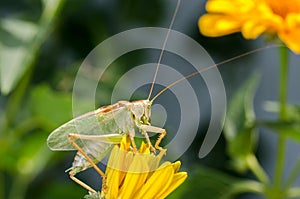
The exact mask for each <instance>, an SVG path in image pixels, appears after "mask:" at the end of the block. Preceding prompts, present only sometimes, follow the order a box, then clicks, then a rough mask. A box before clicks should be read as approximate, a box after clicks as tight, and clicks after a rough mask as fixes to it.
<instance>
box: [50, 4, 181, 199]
mask: <svg viewBox="0 0 300 199" xmlns="http://www.w3.org/2000/svg"><path fill="white" fill-rule="evenodd" d="M180 1H181V0H178V2H177V6H176V9H175V12H174V14H173V17H172V20H171V23H170V26H169V29H168V30H169V31H168V32H167V35H166V37H165V40H164V43H163V47H162V50H161V53H160V56H159V60H158V63H157V67H156V72H155V75H154V79H153V82H152V85H151V89H150V92H149V96H148V99H146V100H137V101H134V102H128V101H119V102H117V103H115V104H112V105H108V106H104V107H101V108H99V109H97V110H95V111H91V112H88V113H86V114H84V115H81V116H79V117H76V118H74V119H72V120H70V121H69V122H67V123H65V124H63V125H62V126H60V127H58V128H57V129H55V130H54V131H53V132H52V133H51V134H50V135H49V137H48V139H47V144H48V147H49V148H50V149H51V150H54V151H68V150H74V149H75V150H77V153H76V156H75V158H74V161H73V164H72V167H71V168H70V171H69V175H70V178H71V179H72V180H73V181H75V182H76V183H78V184H79V185H81V186H83V187H84V188H86V189H87V190H88V191H90V192H91V193H94V194H96V193H97V192H96V191H95V190H94V189H92V188H91V187H90V186H88V185H87V184H85V183H84V182H82V181H80V180H79V179H78V178H76V177H75V175H76V174H77V173H79V172H81V171H84V170H86V169H87V168H90V167H93V168H94V169H95V170H96V171H97V172H98V173H99V174H100V175H101V177H102V179H103V180H105V174H104V172H103V171H102V170H100V169H99V167H98V166H97V165H96V164H97V163H99V162H100V161H101V160H102V159H103V158H104V157H105V156H106V155H107V154H108V153H109V151H110V150H111V149H112V147H113V146H114V144H119V143H120V141H121V139H122V137H123V135H124V134H127V135H129V136H130V139H131V144H132V147H133V150H134V151H136V150H137V149H136V144H135V142H134V137H135V129H138V130H139V131H140V132H141V133H142V134H143V135H144V137H145V139H146V141H147V143H148V144H149V146H150V148H151V150H152V151H156V150H162V148H161V147H160V146H159V144H160V142H161V141H162V139H163V138H164V137H165V135H166V130H165V129H163V128H160V127H156V126H151V124H150V116H151V105H152V104H153V101H154V100H155V99H156V98H157V97H158V95H157V96H155V97H154V98H153V99H152V100H150V97H151V93H152V90H153V87H154V82H155V79H156V75H157V72H158V68H159V65H160V61H161V59H162V55H163V52H164V49H165V46H166V42H167V40H168V36H169V34H170V31H171V27H172V25H173V23H174V19H175V16H176V13H177V11H178V9H179V5H180ZM147 132H152V133H158V134H160V136H159V137H158V139H157V141H156V143H155V145H154V146H153V145H152V144H151V142H150V139H149V136H148V134H147ZM102 184H105V183H102Z"/></svg>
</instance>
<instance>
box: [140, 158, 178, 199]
mask: <svg viewBox="0 0 300 199" xmlns="http://www.w3.org/2000/svg"><path fill="white" fill-rule="evenodd" d="M173 176H174V169H173V166H172V165H171V163H170V162H165V163H164V164H162V165H161V166H160V167H159V168H158V169H157V170H156V171H155V172H154V173H153V174H152V175H151V177H150V178H149V179H148V180H147V182H146V184H145V185H144V186H143V187H142V189H141V190H140V192H139V193H138V196H137V197H136V198H157V195H158V194H160V193H162V191H164V190H165V189H166V188H168V186H169V185H170V183H171V182H172V179H173Z"/></svg>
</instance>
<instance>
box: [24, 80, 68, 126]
mask: <svg viewBox="0 0 300 199" xmlns="http://www.w3.org/2000/svg"><path fill="white" fill-rule="evenodd" d="M29 104H30V107H31V110H32V112H33V114H34V116H35V117H36V118H37V119H39V120H40V121H41V122H42V123H43V124H44V126H45V127H46V128H47V129H46V130H53V129H54V128H56V127H58V126H59V125H61V124H63V123H64V122H66V121H68V120H70V119H71V118H72V97H71V94H65V93H59V92H55V91H53V90H51V88H50V87H49V86H46V85H41V86H38V87H36V88H34V89H33V91H32V93H31V98H30V102H29Z"/></svg>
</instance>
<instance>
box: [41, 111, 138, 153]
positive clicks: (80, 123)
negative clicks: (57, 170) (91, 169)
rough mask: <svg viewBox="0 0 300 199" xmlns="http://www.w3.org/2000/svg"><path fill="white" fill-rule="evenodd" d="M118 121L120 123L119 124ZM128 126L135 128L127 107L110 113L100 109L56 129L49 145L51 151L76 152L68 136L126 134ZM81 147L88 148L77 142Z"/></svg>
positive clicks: (84, 144) (81, 142)
mask: <svg viewBox="0 0 300 199" xmlns="http://www.w3.org/2000/svg"><path fill="white" fill-rule="evenodd" d="M117 121H118V122H117ZM127 125H129V126H130V127H132V126H133V124H132V121H131V113H130V112H129V111H128V110H127V109H126V108H125V107H119V108H117V109H113V110H111V111H109V112H105V113H102V112H101V113H99V109H98V110H95V111H91V112H88V113H86V114H84V115H82V116H79V117H76V118H74V119H72V120H70V121H69V122H67V123H65V124H63V125H62V126H60V127H58V128H57V129H55V130H54V131H53V132H52V133H51V134H50V135H49V137H48V139H47V144H48V147H49V148H50V149H51V150H62V151H67V150H74V147H73V146H72V145H71V144H70V142H69V140H68V135H69V134H70V133H72V134H81V135H105V134H106V135H107V134H122V133H124V132H126V129H127ZM76 144H78V145H79V146H80V147H84V146H86V143H84V141H83V140H80V139H78V140H76Z"/></svg>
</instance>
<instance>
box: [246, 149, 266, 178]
mask: <svg viewBox="0 0 300 199" xmlns="http://www.w3.org/2000/svg"><path fill="white" fill-rule="evenodd" d="M246 162H247V165H248V167H249V169H250V170H251V171H252V173H253V174H254V175H255V176H256V177H257V179H258V180H259V181H260V182H262V183H264V184H269V177H268V175H267V174H266V172H265V171H264V169H263V168H262V167H261V166H260V164H259V162H258V161H257V159H256V157H255V155H253V154H250V155H248V156H247V157H246Z"/></svg>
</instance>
